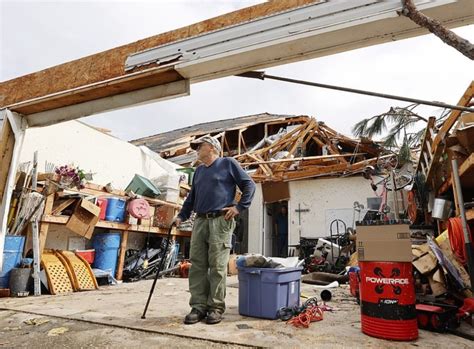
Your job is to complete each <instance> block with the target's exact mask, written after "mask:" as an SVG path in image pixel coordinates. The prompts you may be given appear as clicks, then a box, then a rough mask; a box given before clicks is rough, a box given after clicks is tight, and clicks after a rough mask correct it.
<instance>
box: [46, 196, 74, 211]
mask: <svg viewBox="0 0 474 349" xmlns="http://www.w3.org/2000/svg"><path fill="white" fill-rule="evenodd" d="M75 201H76V199H67V200H66V201H64V202H61V203H60V204H59V205H58V206H57V207H55V208H54V209H53V210H52V211H51V214H52V215H58V214H60V213H61V212H62V211H63V210H64V209H66V208H67V207H68V206H69V205H71V204H72V203H74V202H75Z"/></svg>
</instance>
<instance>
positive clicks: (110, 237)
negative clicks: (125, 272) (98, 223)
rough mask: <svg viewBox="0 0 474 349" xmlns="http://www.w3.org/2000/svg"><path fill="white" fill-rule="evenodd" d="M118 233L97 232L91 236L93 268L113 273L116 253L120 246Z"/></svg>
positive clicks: (115, 265)
mask: <svg viewBox="0 0 474 349" xmlns="http://www.w3.org/2000/svg"><path fill="white" fill-rule="evenodd" d="M120 235H121V234H120V233H98V234H95V235H94V237H93V238H92V246H93V247H94V249H95V258H94V264H93V266H94V268H98V269H102V270H106V271H111V273H112V275H115V268H116V267H117V255H118V250H119V247H120Z"/></svg>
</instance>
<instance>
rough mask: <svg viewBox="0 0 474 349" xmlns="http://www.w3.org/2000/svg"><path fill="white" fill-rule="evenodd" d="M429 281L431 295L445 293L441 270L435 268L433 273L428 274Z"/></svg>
mask: <svg viewBox="0 0 474 349" xmlns="http://www.w3.org/2000/svg"><path fill="white" fill-rule="evenodd" d="M428 281H429V283H430V288H431V292H432V293H433V296H435V297H437V296H440V295H442V294H445V293H446V292H447V291H448V290H447V289H446V285H445V284H444V277H443V274H442V273H441V271H440V270H439V269H438V270H436V271H435V272H434V273H433V275H430V276H429V278H428Z"/></svg>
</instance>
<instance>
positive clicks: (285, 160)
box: [240, 153, 364, 166]
mask: <svg viewBox="0 0 474 349" xmlns="http://www.w3.org/2000/svg"><path fill="white" fill-rule="evenodd" d="M359 155H364V153H356V154H340V155H317V156H306V157H299V158H292V159H278V160H268V161H260V162H243V163H240V164H241V165H242V166H249V165H259V164H274V163H278V162H295V161H309V160H322V161H329V160H332V159H337V158H339V157H349V156H359Z"/></svg>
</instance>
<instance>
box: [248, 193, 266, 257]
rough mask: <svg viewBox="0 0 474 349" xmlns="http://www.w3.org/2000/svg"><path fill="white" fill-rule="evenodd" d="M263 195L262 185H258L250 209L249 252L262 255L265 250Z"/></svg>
mask: <svg viewBox="0 0 474 349" xmlns="http://www.w3.org/2000/svg"><path fill="white" fill-rule="evenodd" d="M262 229H263V194H262V185H261V184H257V186H256V190H255V195H254V197H253V200H252V204H251V205H250V207H249V226H248V234H249V236H248V252H249V253H261V252H262V248H263V230H262Z"/></svg>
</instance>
